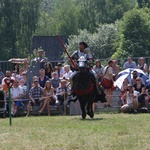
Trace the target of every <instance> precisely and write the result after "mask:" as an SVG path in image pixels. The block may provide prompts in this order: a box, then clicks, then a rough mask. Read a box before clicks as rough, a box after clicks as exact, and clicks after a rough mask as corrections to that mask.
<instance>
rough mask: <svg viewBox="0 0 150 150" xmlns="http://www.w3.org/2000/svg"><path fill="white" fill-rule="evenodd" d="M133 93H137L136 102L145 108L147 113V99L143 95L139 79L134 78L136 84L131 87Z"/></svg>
mask: <svg viewBox="0 0 150 150" xmlns="http://www.w3.org/2000/svg"><path fill="white" fill-rule="evenodd" d="M133 88H134V90H135V91H137V92H139V94H138V102H139V104H141V106H142V107H144V108H145V107H146V111H147V112H148V100H149V98H148V97H147V95H146V94H145V85H144V84H142V82H141V78H140V77H137V78H136V84H134V85H133Z"/></svg>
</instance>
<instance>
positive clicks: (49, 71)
mask: <svg viewBox="0 0 150 150" xmlns="http://www.w3.org/2000/svg"><path fill="white" fill-rule="evenodd" d="M53 71H54V70H53V67H52V64H51V63H50V62H47V63H46V64H45V75H46V76H48V77H49V78H50V79H51V78H52V72H53Z"/></svg>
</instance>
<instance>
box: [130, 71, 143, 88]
mask: <svg viewBox="0 0 150 150" xmlns="http://www.w3.org/2000/svg"><path fill="white" fill-rule="evenodd" d="M132 75H133V77H132V78H131V81H130V84H131V85H132V86H133V85H134V84H136V78H137V77H138V72H137V71H136V70H134V71H133V73H132ZM139 78H140V80H141V82H142V84H144V85H145V82H144V80H143V79H142V78H141V77H139Z"/></svg>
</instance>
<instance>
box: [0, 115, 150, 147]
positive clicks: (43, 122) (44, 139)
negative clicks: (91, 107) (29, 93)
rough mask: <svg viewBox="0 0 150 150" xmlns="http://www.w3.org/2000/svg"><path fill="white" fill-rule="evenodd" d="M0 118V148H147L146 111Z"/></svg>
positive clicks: (149, 127)
mask: <svg viewBox="0 0 150 150" xmlns="http://www.w3.org/2000/svg"><path fill="white" fill-rule="evenodd" d="M12 121H13V122H12V126H11V127H10V126H9V119H8V118H5V119H0V149H1V150H149V149H150V123H149V121H150V115H149V114H136V115H134V114H97V115H95V118H94V119H93V120H91V119H89V118H87V119H86V120H81V117H80V116H38V117H22V118H13V120H12Z"/></svg>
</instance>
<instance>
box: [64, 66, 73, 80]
mask: <svg viewBox="0 0 150 150" xmlns="http://www.w3.org/2000/svg"><path fill="white" fill-rule="evenodd" d="M64 71H65V73H64V75H63V78H65V79H70V77H71V75H72V71H71V70H70V66H69V65H65V66H64Z"/></svg>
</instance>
